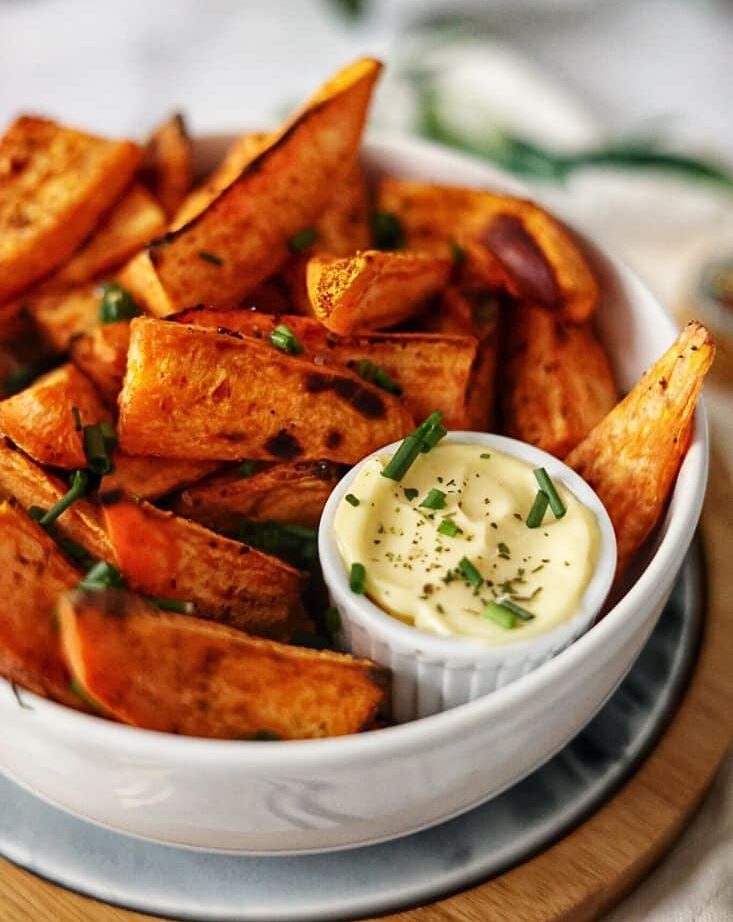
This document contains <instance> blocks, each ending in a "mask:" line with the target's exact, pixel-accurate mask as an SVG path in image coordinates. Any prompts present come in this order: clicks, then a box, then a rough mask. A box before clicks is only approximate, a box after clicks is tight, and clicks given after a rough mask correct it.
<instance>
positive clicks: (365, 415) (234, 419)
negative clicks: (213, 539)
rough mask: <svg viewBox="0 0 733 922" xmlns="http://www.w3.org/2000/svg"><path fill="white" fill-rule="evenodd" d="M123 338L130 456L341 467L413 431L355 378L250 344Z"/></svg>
mask: <svg viewBox="0 0 733 922" xmlns="http://www.w3.org/2000/svg"><path fill="white" fill-rule="evenodd" d="M130 329H131V338H130V350H129V353H128V360H127V372H126V375H125V381H124V385H123V388H122V392H121V394H120V399H119V406H120V419H119V427H118V430H119V436H120V447H121V448H122V449H123V451H126V452H127V453H128V454H137V455H150V456H154V457H160V456H164V457H167V458H187V459H197V460H211V461H241V460H244V459H254V460H265V461H270V460H278V461H294V460H318V459H320V458H328V459H329V460H331V461H339V462H343V463H347V464H348V463H354V462H356V461H357V460H359V459H360V458H362V457H363V456H364V455H365V454H368V453H369V452H370V451H372V450H374V449H376V448H378V447H379V446H380V445H384V444H386V443H388V442H391V441H393V440H394V439H397V438H400V436H402V435H405V434H406V433H407V432H409V431H410V430H411V428H412V426H413V424H414V421H413V420H412V418H411V416H410V414H409V412H408V411H407V409H406V408H405V407H404V406H403V405H402V404H401V403H400V402H399V400H398V399H397V398H396V397H393V396H392V395H391V394H387V393H385V392H384V391H381V390H379V389H378V388H376V387H373V386H371V385H369V384H367V383H365V382H364V381H362V380H361V379H360V378H359V377H358V376H357V375H355V374H352V373H351V372H348V371H345V370H341V369H334V368H329V369H325V368H321V367H318V366H317V365H315V363H314V362H313V361H310V360H309V359H307V358H299V357H296V356H291V355H287V354H286V353H284V352H282V351H280V350H279V349H276V348H275V347H273V346H271V345H269V344H265V343H263V342H260V341H258V340H256V339H253V338H250V337H243V336H241V335H240V334H238V333H234V332H229V333H227V332H226V331H225V332H224V333H220V332H217V331H215V330H212V329H207V328H205V327H196V326H189V325H185V324H179V323H169V322H166V321H161V320H153V319H151V318H144V317H137V318H136V319H135V320H133V321H132V323H131V327H130ZM0 406H1V405H0ZM0 418H1V417H0Z"/></svg>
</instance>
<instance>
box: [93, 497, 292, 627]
mask: <svg viewBox="0 0 733 922" xmlns="http://www.w3.org/2000/svg"><path fill="white" fill-rule="evenodd" d="M100 501H101V502H102V505H103V507H104V520H105V524H106V528H107V534H108V535H109V539H110V542H111V543H112V548H113V551H114V562H115V563H116V564H117V566H118V567H119V570H120V572H121V573H122V575H123V577H124V578H125V580H126V581H127V583H128V585H129V586H130V587H131V588H132V589H136V590H138V591H140V592H144V593H145V594H146V595H152V596H157V597H160V598H165V599H180V600H183V601H186V602H192V603H193V604H194V606H195V609H196V614H197V615H198V616H199V617H201V618H211V619H213V620H215V621H219V622H220V623H222V624H229V625H231V626H232V627H236V628H239V630H242V631H249V632H250V633H252V634H261V635H263V636H268V637H277V638H284V637H288V636H289V635H290V633H291V632H292V630H293V628H295V627H298V626H300V625H301V624H302V623H303V620H304V615H303V611H302V606H301V601H300V590H301V586H302V575H301V574H300V573H299V572H298V571H297V570H295V569H293V568H292V567H289V566H288V565H287V564H285V563H283V562H282V561H281V560H279V559H278V558H276V557H271V556H270V555H269V554H263V553H262V552H260V551H257V550H255V549H254V548H250V547H247V545H245V544H240V543H239V542H238V541H232V540H230V539H229V538H223V537H221V536H220V535H217V534H215V533H214V532H212V531H209V530H208V529H206V528H203V527H202V526H201V525H199V524H198V523H196V522H189V521H188V520H187V519H182V518H180V517H179V516H177V515H174V514H173V513H172V512H163V511H162V510H160V509H156V508H155V507H154V506H151V505H149V504H148V503H146V502H144V501H143V502H140V503H136V502H134V501H133V500H131V499H126V498H125V497H124V496H123V494H122V492H121V491H113V492H106V493H102V494H100Z"/></svg>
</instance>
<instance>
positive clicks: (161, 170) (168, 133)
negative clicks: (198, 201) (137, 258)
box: [143, 113, 193, 240]
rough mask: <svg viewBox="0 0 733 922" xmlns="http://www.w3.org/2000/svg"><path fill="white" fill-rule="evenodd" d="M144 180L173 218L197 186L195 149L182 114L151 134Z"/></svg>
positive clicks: (146, 146)
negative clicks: (194, 160)
mask: <svg viewBox="0 0 733 922" xmlns="http://www.w3.org/2000/svg"><path fill="white" fill-rule="evenodd" d="M143 179H144V181H145V183H146V184H147V185H148V187H149V188H150V191H151V192H152V193H153V195H154V196H155V198H156V200H157V201H158V202H160V204H161V206H162V207H163V211H164V212H165V214H166V215H167V217H168V218H169V219H170V218H172V217H173V215H174V214H175V213H176V211H178V209H179V208H180V206H181V204H182V203H183V201H184V199H185V198H186V196H187V195H188V193H189V191H190V189H191V186H192V185H193V152H192V150H191V141H190V140H189V137H188V134H187V133H186V123H185V122H184V120H183V116H182V115H181V114H180V113H177V114H176V115H173V116H171V117H170V118H169V119H167V120H166V121H165V122H163V123H162V124H161V125H159V126H158V127H157V128H156V129H155V131H154V132H153V134H152V135H151V136H150V139H149V140H148V143H147V144H146V145H145V159H144V161H143ZM156 233H157V232H156ZM151 236H152V235H151ZM147 239H148V240H149V239H150V237H148V238H147Z"/></svg>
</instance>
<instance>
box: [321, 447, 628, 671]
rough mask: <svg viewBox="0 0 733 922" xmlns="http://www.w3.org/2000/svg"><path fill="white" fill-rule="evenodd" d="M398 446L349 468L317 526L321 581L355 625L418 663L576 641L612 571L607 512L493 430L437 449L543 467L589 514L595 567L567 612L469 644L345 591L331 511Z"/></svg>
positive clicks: (569, 472) (560, 469)
mask: <svg viewBox="0 0 733 922" xmlns="http://www.w3.org/2000/svg"><path fill="white" fill-rule="evenodd" d="M401 443H402V439H399V440H398V441H395V442H391V443H390V444H389V445H385V446H384V447H383V448H378V449H377V450H376V451H373V452H372V453H371V454H369V455H367V456H366V457H365V458H362V460H361V461H359V463H358V464H356V465H354V467H352V468H351V470H350V471H349V472H348V473H347V474H345V475H344V477H342V478H341V480H340V481H339V482H338V484H337V485H336V486H335V487H334V489H333V490H332V491H331V495H330V496H329V498H328V500H327V502H326V505H325V506H324V509H323V514H322V516H321V521H320V523H319V527H318V552H319V554H318V555H319V558H320V562H321V569H322V570H323V578H324V580H325V582H326V586H327V588H328V590H329V591H330V592H331V593H332V594H333V595H334V596H335V597H336V598H337V600H338V602H339V603H341V604H342V605H343V606H344V607H345V608H347V609H348V610H349V611H353V612H354V615H353V616H352V617H353V621H354V622H355V623H357V624H361V625H369V627H368V630H372V629H373V630H374V631H375V632H376V633H377V634H378V635H379V637H380V638H386V640H387V643H394V644H395V646H398V647H399V648H400V650H401V652H402V653H407V652H408V651H409V649H410V648H417V647H419V653H420V657H421V659H424V658H425V655H426V654H427V656H428V657H434V658H435V659H449V660H450V661H451V662H452V663H457V662H462V663H476V662H478V663H480V664H481V665H488V664H490V663H502V662H504V661H506V660H508V659H510V658H512V657H514V656H516V655H521V656H529V655H531V652H532V650H533V648H537V649H539V648H540V647H541V648H545V647H546V646H547V645H548V644H552V642H553V640H555V639H556V638H558V637H565V636H567V635H568V634H571V633H572V636H573V637H577V636H578V635H579V633H580V632H581V631H583V630H584V629H586V627H587V629H590V627H591V626H592V624H593V622H594V620H595V618H596V617H597V615H598V614H599V612H600V611H601V609H602V607H603V603H604V602H605V600H606V597H607V596H608V593H609V591H610V589H611V584H612V583H613V578H614V574H615V570H616V558H617V550H616V536H615V534H614V531H613V525H612V524H611V519H610V518H609V515H608V512H607V511H606V508H605V506H604V505H603V503H602V502H601V500H600V498H599V497H598V495H597V494H596V492H595V491H594V490H593V488H592V487H591V486H590V484H588V483H587V482H586V481H585V480H583V478H582V477H581V476H580V475H579V474H578V473H576V472H575V471H574V470H573V469H572V468H571V467H568V465H567V464H565V463H564V462H563V461H561V460H560V459H558V458H555V457H554V456H553V455H551V454H549V453H548V452H546V451H543V450H542V449H540V448H537V447H535V446H534V445H530V444H529V443H528V442H523V441H521V440H520V439H514V438H510V437H509V436H506V435H498V434H495V433H493V432H470V431H466V430H450V431H449V432H448V434H447V435H446V436H445V439H444V440H443V441H441V443H440V445H450V444H451V443H453V444H456V443H457V444H464V445H479V446H481V447H485V448H491V449H492V450H493V451H497V452H502V453H503V454H505V455H508V456H509V457H512V458H516V459H517V460H519V461H524V462H525V463H527V464H531V465H532V466H533V467H544V468H545V469H546V470H547V471H548V472H549V473H550V475H551V477H552V479H553V480H555V481H558V482H560V483H562V485H563V486H564V487H565V488H566V489H567V490H568V491H569V492H570V493H572V494H573V496H574V497H575V499H577V500H578V501H579V502H580V503H582V504H583V505H584V506H585V507H586V508H587V509H589V510H590V511H591V513H592V514H593V517H594V518H595V520H596V524H597V526H598V531H599V545H598V556H597V562H596V566H595V568H594V571H593V574H592V576H591V579H590V580H589V581H588V584H587V585H586V588H585V589H584V590H583V593H582V595H581V597H580V599H579V600H578V604H577V605H576V607H575V609H574V610H573V611H572V612H571V614H570V615H568V616H567V617H566V618H563V619H562V620H561V621H559V622H558V623H557V624H555V625H554V626H553V627H551V628H550V629H549V630H547V631H544V632H542V633H541V634H538V635H536V636H533V637H529V638H522V637H521V636H519V637H517V639H516V640H514V641H513V642H511V643H502V644H481V643H472V642H471V641H472V638H470V637H468V638H461V637H459V636H455V635H448V636H442V635H438V634H431V633H429V632H428V631H423V630H420V628H416V627H414V626H413V625H411V624H406V623H403V622H402V621H400V620H399V619H398V618H395V617H393V616H392V615H390V614H389V613H388V612H386V611H384V609H382V608H381V607H380V606H379V605H378V604H376V603H375V602H373V601H372V600H371V599H369V598H368V596H366V595H357V594H355V593H353V592H352V591H351V590H350V588H349V584H348V578H347V573H346V568H345V567H344V565H343V562H342V560H341V555H340V553H339V550H338V542H337V541H336V538H335V534H334V519H335V516H336V511H337V509H338V508H339V506H340V505H341V502H342V501H343V498H344V496H345V495H346V493H347V492H348V490H349V488H350V487H351V486H352V485H353V483H354V480H355V479H356V478H357V477H358V476H359V473H360V472H361V470H362V469H363V467H364V465H366V464H368V463H369V462H370V461H371V460H373V459H374V458H380V457H382V456H384V455H386V454H390V453H393V452H394V451H396V449H397V447H398V446H399V445H400V444H401ZM438 447H440V446H438ZM347 617H348V615H347Z"/></svg>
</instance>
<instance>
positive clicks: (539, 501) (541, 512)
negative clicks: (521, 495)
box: [524, 490, 550, 528]
mask: <svg viewBox="0 0 733 922" xmlns="http://www.w3.org/2000/svg"><path fill="white" fill-rule="evenodd" d="M549 502H550V498H549V496H548V495H547V493H545V491H544V490H538V491H537V496H535V498H534V502H533V503H532V508H531V509H530V510H529V515H528V516H527V518H526V519H525V522H524V524H525V525H526V526H527V528H539V527H540V525H541V524H542V520H543V519H544V517H545V512H546V511H547V506H548V504H549Z"/></svg>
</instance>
